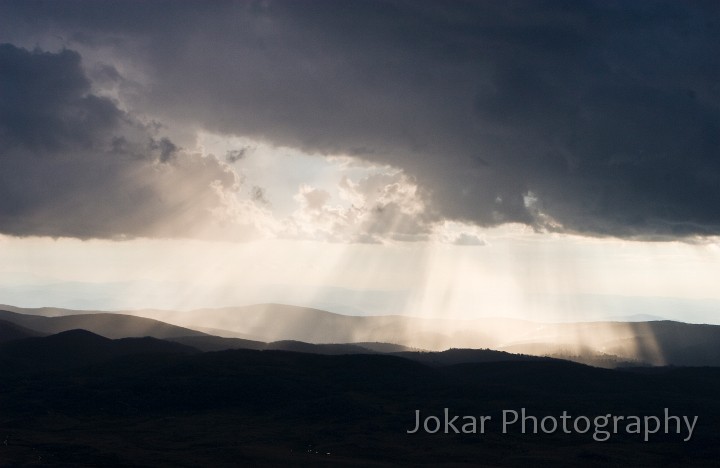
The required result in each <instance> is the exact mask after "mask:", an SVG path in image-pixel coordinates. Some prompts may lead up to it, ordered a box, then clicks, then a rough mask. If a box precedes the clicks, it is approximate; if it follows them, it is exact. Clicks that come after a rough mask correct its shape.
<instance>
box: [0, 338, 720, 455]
mask: <svg viewBox="0 0 720 468" xmlns="http://www.w3.org/2000/svg"><path fill="white" fill-rule="evenodd" d="M497 359H498V361H496V362H479V363H465V364H442V363H438V362H435V363H432V364H427V363H421V362H417V361H412V360H409V359H406V358H403V357H399V356H389V355H380V354H353V355H321V354H307V353H297V352H288V351H275V350H262V351H260V350H227V351H219V352H204V353H202V352H199V351H198V350H197V349H194V348H192V347H189V346H184V345H180V344H178V343H171V342H166V341H163V340H159V339H153V338H142V339H132V338H130V339H123V340H108V339H106V338H102V337H99V336H97V335H93V334H91V333H89V332H85V331H70V332H64V333H61V334H58V335H53V336H48V337H42V338H37V337H35V338H24V339H21V340H15V341H11V342H8V343H4V344H3V345H2V346H1V347H0V375H2V378H1V379H0V465H2V466H43V465H53V466H148V467H151V466H152V467H155V466H213V467H216V466H282V465H286V466H398V465H409V466H580V465H581V466H717V460H718V459H719V457H720V433H719V432H718V428H720V396H719V395H720V369H719V368H710V367H708V368H700V367H698V368H661V369H658V368H653V369H649V368H645V369H637V370H622V371H620V370H606V369H598V368H592V367H588V366H584V365H580V364H575V363H569V362H564V361H557V360H534V361H522V360H520V361H517V360H515V361H510V360H503V357H502V355H498V357H497ZM523 407H524V408H526V411H527V414H532V415H535V416H539V417H542V416H548V415H552V416H554V417H556V418H559V417H560V416H561V415H562V413H563V411H566V412H567V414H569V415H573V416H580V415H584V416H587V417H589V418H590V419H591V420H592V418H593V417H595V416H598V415H604V414H612V415H625V416H628V415H637V416H641V417H642V416H644V415H654V416H659V417H660V418H661V419H662V417H663V411H664V408H668V409H669V412H670V413H671V414H673V415H681V416H682V415H686V416H691V417H692V416H695V415H697V416H698V417H699V418H698V422H697V425H696V426H695V428H694V431H693V435H692V437H691V438H690V440H689V441H687V442H684V441H683V438H685V437H687V436H688V431H687V429H686V428H685V426H684V424H683V427H682V430H681V433H680V434H677V433H675V432H674V428H671V431H670V433H669V434H663V433H662V432H664V431H663V430H662V428H661V430H660V431H659V432H658V433H656V434H649V437H648V439H649V440H648V441H647V442H645V441H644V440H643V438H644V435H643V434H628V433H627V431H626V430H625V426H624V425H621V428H620V430H619V431H618V432H619V433H618V434H611V436H610V438H609V440H608V441H605V442H599V441H595V440H594V439H593V429H592V428H591V430H590V431H589V432H588V433H585V434H579V433H575V432H574V431H572V429H571V432H573V433H571V434H565V433H563V432H562V429H558V430H557V431H555V432H554V433H552V434H543V433H540V434H533V433H532V428H531V427H530V422H529V423H528V427H527V431H526V433H525V434H523V433H522V431H521V428H520V426H519V424H515V425H512V426H509V428H508V433H506V434H503V433H502V411H503V410H515V411H518V412H519V411H520V409H521V408H523ZM444 408H449V411H450V412H451V413H452V414H453V415H461V416H463V415H473V416H476V417H477V418H478V420H479V417H480V416H483V415H485V416H491V419H490V420H487V421H486V423H485V433H484V434H481V433H476V434H454V433H451V434H442V432H443V431H444V426H443V427H442V428H441V430H440V431H439V432H438V433H437V434H428V433H425V432H424V431H422V430H420V431H418V433H415V434H408V433H406V431H407V430H409V429H413V428H414V425H415V411H416V410H420V411H421V415H422V416H423V417H425V416H429V415H437V416H440V420H441V421H442V419H443V410H444ZM558 420H559V419H558ZM571 424H572V420H571ZM456 426H457V427H458V429H460V428H461V427H462V422H460V421H457V424H456ZM479 426H480V425H479V424H478V428H477V430H478V432H479V431H480V427H479ZM581 426H582V425H581ZM431 429H432V424H431ZM451 432H452V430H451Z"/></svg>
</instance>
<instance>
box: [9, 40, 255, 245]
mask: <svg viewBox="0 0 720 468" xmlns="http://www.w3.org/2000/svg"><path fill="white" fill-rule="evenodd" d="M0 70H2V72H0V103H2V104H1V105H0V154H1V156H0V230H1V231H2V233H4V234H11V235H18V236H25V235H47V236H55V237H61V236H70V237H79V238H88V237H111V238H122V237H137V236H159V237H188V236H193V237H195V236H205V235H213V234H211V233H212V232H213V228H215V227H217V226H218V225H219V224H220V223H228V222H231V223H235V224H236V225H238V226H239V225H240V224H241V223H240V222H235V221H232V220H233V219H237V217H236V218H232V217H229V215H228V212H229V210H232V209H235V210H237V207H235V208H233V207H232V206H231V205H232V204H233V203H235V204H236V205H237V203H239V202H237V201H233V199H232V198H230V197H228V193H233V192H235V191H237V190H238V181H237V177H236V175H235V174H234V173H233V172H232V171H231V170H229V168H228V167H226V166H224V165H223V164H222V163H219V162H218V161H217V160H216V159H214V158H209V157H201V156H199V155H193V154H189V153H187V152H185V151H183V150H182V149H181V148H179V147H177V146H176V145H175V144H174V143H173V142H172V141H170V140H169V139H168V138H166V137H160V136H158V135H156V131H155V130H154V129H153V126H152V125H149V124H144V123H143V122H142V121H141V120H139V119H138V118H136V117H134V116H133V115H131V114H129V113H127V112H125V111H123V110H121V109H119V108H118V107H117V105H116V104H115V103H114V102H113V101H112V100H110V99H108V98H105V97H100V96H98V95H96V94H93V93H92V92H91V86H90V81H89V80H88V78H87V77H86V75H85V73H84V71H83V70H82V67H81V58H80V56H79V55H78V54H77V53H75V52H72V51H69V50H63V51H61V52H59V53H48V52H42V51H39V50H35V51H28V50H25V49H22V48H17V47H15V46H13V45H9V44H4V45H0ZM236 234H238V233H237V232H236ZM244 234H247V235H249V234H250V231H249V230H246V232H245V233H244Z"/></svg>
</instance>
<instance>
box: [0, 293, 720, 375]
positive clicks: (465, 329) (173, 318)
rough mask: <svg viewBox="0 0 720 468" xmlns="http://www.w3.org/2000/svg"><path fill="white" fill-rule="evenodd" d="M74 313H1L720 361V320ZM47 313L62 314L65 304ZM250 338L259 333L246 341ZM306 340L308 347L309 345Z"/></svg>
mask: <svg viewBox="0 0 720 468" xmlns="http://www.w3.org/2000/svg"><path fill="white" fill-rule="evenodd" d="M16 310H20V309H17V308H16ZM75 312H77V311H69V313H72V314H74V315H69V316H58V317H51V318H48V317H35V318H32V317H34V316H22V315H21V316H20V317H21V318H18V315H19V314H11V313H10V312H4V313H3V312H0V320H7V321H12V322H14V323H16V324H18V325H21V326H24V327H27V328H30V329H35V330H38V331H41V332H44V333H56V332H58V331H62V330H66V329H71V328H84V329H87V330H91V331H93V332H95V333H98V334H100V335H103V336H108V337H111V338H118V337H121V336H144V335H149V336H155V337H157V338H177V337H186V336H207V335H203V334H202V333H201V332H198V331H194V330H190V329H188V328H182V327H180V328H178V327H176V326H175V325H170V324H168V323H163V322H159V321H158V320H166V321H168V322H171V323H175V324H179V325H183V326H200V325H202V326H203V327H204V328H203V329H204V330H215V331H216V332H218V333H222V334H223V335H225V336H228V337H230V336H240V337H243V338H237V339H239V340H240V341H235V342H233V341H220V340H219V338H218V339H215V338H208V339H207V340H197V343H196V344H197V346H198V347H199V348H200V349H203V350H220V349H227V348H253V349H257V348H261V346H260V344H259V343H261V342H265V343H271V342H280V341H298V342H303V343H308V344H337V343H349V344H355V345H356V346H360V347H364V348H366V349H368V350H370V351H376V352H388V351H387V349H388V348H387V347H386V348H385V350H381V349H379V348H377V347H376V348H373V345H372V343H378V342H380V343H393V344H395V345H397V346H404V347H406V348H421V349H427V350H431V351H442V350H445V349H448V348H468V349H495V350H499V351H508V352H512V353H518V354H530V355H536V356H550V357H557V358H562V359H570V360H575V361H577V362H582V363H588V364H592V365H596V366H602V367H609V368H612V367H618V366H627V365H633V366H637V365H714V366H720V326H718V325H703V324H687V323H681V322H672V321H649V322H607V321H606V322H578V323H536V322H531V321H526V320H514V319H504V318H481V319H476V320H457V321H453V320H445V319H440V318H437V319H429V318H417V317H408V316H367V317H353V316H346V315H339V314H333V313H330V312H326V311H322V310H317V309H309V308H303V307H295V306H289V305H280V304H259V305H254V306H247V307H227V308H222V309H199V310H194V311H184V312H183V311H181V312H177V311H159V310H144V311H136V312H137V313H145V314H151V315H153V317H154V318H155V319H156V320H150V319H143V318H140V317H135V320H133V319H132V317H131V316H129V315H125V314H119V313H113V314H89V315H77V314H75ZM44 313H53V314H62V310H61V309H52V310H51V311H44ZM8 314H10V315H8ZM22 317H24V318H22ZM148 320H150V321H148ZM246 337H256V338H253V339H252V340H247V339H246ZM297 346H300V345H297ZM302 346H304V347H305V349H307V350H308V351H309V350H310V347H308V346H306V345H302ZM404 350H406V349H405V348H400V349H398V350H397V351H398V352H402V351H404ZM356 351H357V350H354V349H351V348H348V350H347V352H356ZM312 352H315V351H312ZM323 352H326V351H323ZM390 352H395V351H390Z"/></svg>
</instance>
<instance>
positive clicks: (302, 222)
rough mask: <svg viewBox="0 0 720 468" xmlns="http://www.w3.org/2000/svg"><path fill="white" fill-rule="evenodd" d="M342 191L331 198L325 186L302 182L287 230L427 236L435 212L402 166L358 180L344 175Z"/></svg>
mask: <svg viewBox="0 0 720 468" xmlns="http://www.w3.org/2000/svg"><path fill="white" fill-rule="evenodd" d="M338 191H339V196H340V200H333V199H332V195H331V194H330V193H329V192H328V191H327V190H323V189H320V188H317V187H312V186H309V185H303V186H301V187H300V190H299V191H298V193H297V194H296V195H295V200H296V201H297V203H298V209H297V210H296V211H295V213H293V215H292V217H291V219H290V220H288V224H287V226H288V227H287V231H286V232H285V233H284V234H285V235H291V236H302V237H308V238H311V239H322V240H330V241H336V242H373V243H374V242H386V241H393V240H395V241H418V240H427V239H428V238H429V234H430V233H431V231H432V229H433V224H432V221H433V217H432V216H431V213H429V212H428V211H427V209H426V204H425V201H424V200H423V197H422V194H421V193H420V191H419V189H418V186H417V185H416V184H415V183H413V181H412V180H411V179H410V178H408V177H407V176H406V175H405V174H403V173H402V172H395V173H386V172H378V173H374V174H371V175H369V176H366V177H364V178H362V179H360V180H359V181H357V182H354V181H352V180H351V179H350V178H348V177H343V178H342V180H341V181H340V183H339V184H338ZM341 201H342V202H344V203H341Z"/></svg>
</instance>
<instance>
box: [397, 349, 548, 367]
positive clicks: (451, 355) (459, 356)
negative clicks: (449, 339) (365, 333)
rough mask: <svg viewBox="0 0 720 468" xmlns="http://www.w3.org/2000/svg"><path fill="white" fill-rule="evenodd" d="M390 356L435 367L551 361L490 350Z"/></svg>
mask: <svg viewBox="0 0 720 468" xmlns="http://www.w3.org/2000/svg"><path fill="white" fill-rule="evenodd" d="M392 355H393V356H400V357H404V358H407V359H411V360H413V361H418V362H422V363H425V364H430V365H435V366H438V365H440V366H449V365H453V364H465V363H481V362H510V361H535V362H536V361H549V360H552V359H551V358H546V357H538V356H528V355H526V354H511V353H508V352H505V351H495V350H492V349H448V350H446V351H440V352H417V351H403V352H399V353H392Z"/></svg>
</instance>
